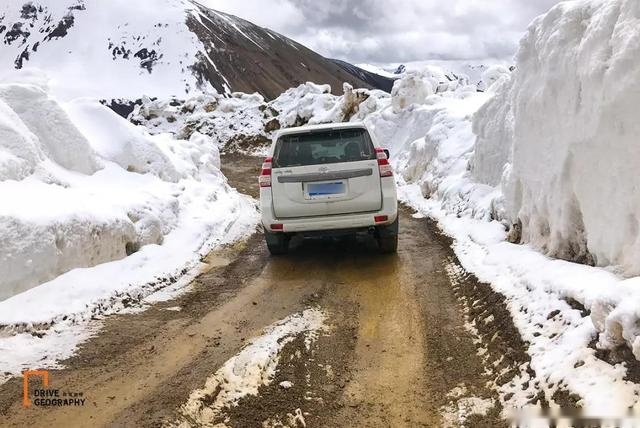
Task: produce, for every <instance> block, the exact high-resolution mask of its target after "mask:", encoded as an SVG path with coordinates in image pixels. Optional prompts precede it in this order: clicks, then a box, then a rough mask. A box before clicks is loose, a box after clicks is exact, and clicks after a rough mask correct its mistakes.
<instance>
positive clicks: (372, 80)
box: [331, 59, 398, 92]
mask: <svg viewBox="0 0 640 428" xmlns="http://www.w3.org/2000/svg"><path fill="white" fill-rule="evenodd" d="M331 61H333V62H334V63H336V64H338V65H339V66H340V67H342V68H343V69H344V70H346V71H347V72H348V73H350V74H353V75H354V76H357V77H359V78H360V79H361V80H363V81H364V82H366V83H368V84H369V85H371V86H372V87H374V88H378V89H382V90H383V91H385V92H391V88H392V87H393V82H394V81H395V79H396V78H397V77H398V76H394V77H390V76H388V75H385V74H384V72H383V73H379V72H376V71H372V70H368V69H366V68H364V67H361V66H359V65H357V66H356V65H353V64H350V63H348V62H345V61H342V60H339V59H332V60H331Z"/></svg>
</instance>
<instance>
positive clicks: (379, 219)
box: [373, 215, 389, 223]
mask: <svg viewBox="0 0 640 428" xmlns="http://www.w3.org/2000/svg"><path fill="white" fill-rule="evenodd" d="M387 220H389V216H386V215H377V216H374V217H373V221H375V222H376V223H382V222H383V221H387Z"/></svg>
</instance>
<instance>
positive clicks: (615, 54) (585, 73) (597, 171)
mask: <svg viewBox="0 0 640 428" xmlns="http://www.w3.org/2000/svg"><path fill="white" fill-rule="evenodd" d="M639 14H640V5H639V4H638V3H637V2H635V1H628V0H609V1H599V0H598V1H581V2H567V3H562V4H560V5H558V6H556V7H554V8H553V9H552V10H551V11H550V12H549V13H548V14H546V15H545V16H542V17H540V18H538V19H537V20H536V21H534V23H533V24H532V25H531V26H530V28H529V30H528V32H527V35H526V36H525V37H524V39H523V40H522V42H521V47H520V50H519V53H518V57H517V60H518V63H517V71H516V72H515V73H514V74H513V76H512V78H511V79H505V78H502V77H500V78H499V79H498V80H499V81H498V82H497V83H495V84H494V85H495V86H496V87H497V89H495V92H497V95H496V96H495V97H494V98H493V99H492V100H491V101H489V102H488V103H487V105H485V106H484V107H483V108H482V109H481V111H480V112H479V113H478V115H477V117H476V121H475V124H474V130H475V131H476V133H477V134H478V142H477V146H476V154H475V159H474V161H473V171H474V177H475V178H476V179H477V180H479V181H481V182H484V183H488V184H491V185H498V184H500V185H501V187H502V190H503V193H504V206H505V213H506V218H505V222H506V223H508V224H510V225H514V233H512V238H513V239H519V240H520V241H521V242H524V243H528V244H530V245H532V246H533V247H535V248H537V249H539V250H541V251H542V252H543V253H545V254H548V255H550V256H553V257H558V258H562V259H566V260H574V261H578V262H582V263H588V264H593V265H596V266H603V267H609V268H610V269H614V270H615V271H617V272H619V273H621V274H624V275H625V276H634V275H639V274H640V234H639V230H640V214H639V213H640V193H638V191H637V185H636V181H637V180H636V176H637V171H638V168H639V167H640V164H639V162H640V146H638V144H637V135H638V134H639V132H640V124H638V121H637V117H636V114H635V105H637V104H638V102H640V55H639V53H640V26H639V25H638V24H639V23H640V18H638V16H639ZM503 172H504V175H503ZM626 288H627V287H626V286H623V285H622V284H621V285H620V286H619V287H616V290H619V291H620V296H618V297H611V296H608V297H607V298H604V297H603V298H602V300H598V299H596V300H595V301H594V302H592V304H591V308H590V309H591V312H592V319H593V320H594V323H595V325H596V327H597V328H598V330H599V331H600V332H602V333H603V335H601V341H600V344H601V345H602V346H604V347H615V346H617V345H619V344H621V343H624V342H626V343H627V344H628V345H629V346H630V347H635V352H636V356H637V357H638V356H640V351H639V343H640V342H639V341H638V329H637V327H635V326H634V322H635V320H637V319H638V314H637V311H635V309H633V308H632V307H630V306H633V305H628V304H623V303H622V302H625V300H624V298H623V297H622V296H626V297H628V298H632V301H635V302H637V301H639V300H640V294H637V293H635V294H631V295H629V294H627V293H624V292H622V290H623V289H626ZM625 308H626V309H625Z"/></svg>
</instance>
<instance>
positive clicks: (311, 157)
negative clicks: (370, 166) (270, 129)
mask: <svg viewBox="0 0 640 428" xmlns="http://www.w3.org/2000/svg"><path fill="white" fill-rule="evenodd" d="M372 159H376V153H375V150H374V148H373V144H372V143H371V139H370V138H369V133H368V132H367V131H366V130H365V129H362V128H354V129H340V130H327V131H314V132H309V133H306V134H294V135H284V136H282V137H280V138H279V139H278V142H277V144H276V149H275V153H274V155H273V167H274V168H285V167H291V166H306V165H319V164H326V163H338V162H356V161H363V160H372Z"/></svg>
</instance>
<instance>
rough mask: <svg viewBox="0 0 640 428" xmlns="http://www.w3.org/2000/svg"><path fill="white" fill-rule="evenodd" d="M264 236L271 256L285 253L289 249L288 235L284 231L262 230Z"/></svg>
mask: <svg viewBox="0 0 640 428" xmlns="http://www.w3.org/2000/svg"><path fill="white" fill-rule="evenodd" d="M264 238H265V241H266V242H267V248H268V249H269V252H270V253H271V255H273V256H279V255H282V254H287V251H288V250H289V237H288V236H287V235H285V234H284V233H272V232H268V231H266V230H265V231H264Z"/></svg>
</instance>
